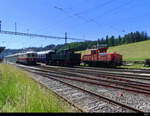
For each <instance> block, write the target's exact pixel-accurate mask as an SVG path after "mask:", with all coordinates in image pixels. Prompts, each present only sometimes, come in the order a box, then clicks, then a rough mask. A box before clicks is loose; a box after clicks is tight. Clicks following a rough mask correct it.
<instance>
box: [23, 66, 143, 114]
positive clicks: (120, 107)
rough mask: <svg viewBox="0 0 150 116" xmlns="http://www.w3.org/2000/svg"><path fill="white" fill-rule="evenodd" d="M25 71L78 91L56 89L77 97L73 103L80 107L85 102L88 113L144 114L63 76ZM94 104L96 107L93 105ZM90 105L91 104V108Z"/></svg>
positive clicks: (35, 70)
mask: <svg viewBox="0 0 150 116" xmlns="http://www.w3.org/2000/svg"><path fill="white" fill-rule="evenodd" d="M25 70H27V71H30V72H32V73H36V74H38V75H41V76H44V77H47V78H48V79H49V78H50V79H52V80H55V81H58V82H61V83H63V84H65V85H67V86H70V87H72V88H75V89H76V90H78V92H77V91H75V93H74V92H73V91H74V89H71V88H70V89H68V88H67V90H66V89H64V87H56V89H55V90H56V91H57V92H61V93H62V94H63V95H64V92H63V91H65V93H68V94H72V95H73V96H74V95H75V96H76V95H77V96H76V97H73V98H71V99H72V101H74V102H75V103H77V102H80V103H79V104H80V105H81V101H82V103H83V102H84V104H88V105H85V106H83V104H82V107H84V109H85V110H86V111H87V112H103V111H105V112H112V111H113V110H115V112H142V111H140V110H138V109H135V108H133V107H130V106H128V105H125V104H122V103H119V102H116V101H114V100H111V99H109V98H107V97H104V96H101V95H99V94H97V93H94V92H92V91H88V90H86V89H83V88H81V87H78V86H75V85H72V84H71V83H68V82H66V80H65V79H62V77H63V76H61V75H59V78H58V77H57V78H56V75H49V74H45V72H44V73H43V72H40V71H39V70H37V69H33V70H32V69H31V68H30V69H25ZM57 76H58V75H57ZM60 78H61V79H60ZM59 85H60V84H59ZM51 87H52V88H55V87H54V86H51ZM69 90H71V91H69ZM72 90H73V91H72ZM79 90H80V92H79ZM81 91H82V92H81ZM83 94H84V95H83ZM72 95H71V96H72ZM82 95H83V96H82ZM66 96H69V95H66ZM91 99H94V101H93V100H91ZM84 100H85V101H84ZM87 101H90V102H87ZM93 103H94V104H95V105H92V104H93ZM90 104H91V106H90ZM80 105H79V106H80ZM102 107H107V109H105V110H104V109H102ZM116 109H117V110H116Z"/></svg>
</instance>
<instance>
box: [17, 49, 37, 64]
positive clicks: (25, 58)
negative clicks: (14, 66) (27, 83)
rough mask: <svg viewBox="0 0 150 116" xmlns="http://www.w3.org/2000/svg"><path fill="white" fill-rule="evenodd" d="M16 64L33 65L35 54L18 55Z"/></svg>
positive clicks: (35, 60) (35, 61)
mask: <svg viewBox="0 0 150 116" xmlns="http://www.w3.org/2000/svg"><path fill="white" fill-rule="evenodd" d="M16 63H20V64H26V65H35V64H36V63H37V53H36V52H32V51H31V52H26V53H19V54H18V56H17V61H16Z"/></svg>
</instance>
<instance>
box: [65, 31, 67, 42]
mask: <svg viewBox="0 0 150 116" xmlns="http://www.w3.org/2000/svg"><path fill="white" fill-rule="evenodd" d="M65 44H67V32H65Z"/></svg>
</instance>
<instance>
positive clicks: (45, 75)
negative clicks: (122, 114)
mask: <svg viewBox="0 0 150 116" xmlns="http://www.w3.org/2000/svg"><path fill="white" fill-rule="evenodd" d="M28 70H29V68H28ZM29 71H31V69H30V70H29ZM43 71H44V70H43ZM43 71H42V72H43ZM36 73H37V74H39V75H43V76H44V77H48V78H49V77H51V78H52V77H53V79H55V80H56V79H57V81H60V80H61V81H62V79H63V82H66V81H67V80H69V79H68V78H64V76H62V75H58V74H57V75H56V72H53V73H54V74H53V75H52V71H50V72H49V73H48V72H47V73H48V74H45V73H46V71H44V73H41V72H40V69H38V70H37V71H36ZM54 77H55V78H54ZM70 81H72V79H70ZM74 81H75V80H74ZM80 81H81V80H80ZM80 81H79V82H80ZM79 82H78V83H79ZM67 83H68V82H67ZM80 83H81V82H80ZM83 83H84V84H85V82H84V81H83V82H82V84H83ZM70 85H72V84H70ZM75 85H77V84H75ZM75 85H74V86H75ZM90 86H91V85H90ZM81 88H82V87H81ZM81 88H80V89H81ZM78 89H79V88H78ZM86 90H87V89H86ZM94 93H95V92H94ZM96 94H97V93H96ZM97 95H99V94H97ZM103 97H104V96H103ZM107 98H108V97H107ZM109 99H110V98H109ZM110 100H111V99H110ZM113 101H115V100H113ZM118 103H120V102H118ZM123 105H124V106H126V105H127V104H123ZM127 106H128V105H127ZM129 107H131V106H129ZM131 108H134V107H131ZM135 109H136V108H134V111H135ZM136 110H137V111H138V112H139V111H140V112H142V110H140V109H136ZM131 111H132V110H131Z"/></svg>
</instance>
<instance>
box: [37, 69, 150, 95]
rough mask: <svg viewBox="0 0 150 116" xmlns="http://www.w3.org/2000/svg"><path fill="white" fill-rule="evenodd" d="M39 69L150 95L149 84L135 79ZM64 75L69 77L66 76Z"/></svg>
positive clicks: (51, 73)
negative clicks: (99, 76)
mask: <svg viewBox="0 0 150 116" xmlns="http://www.w3.org/2000/svg"><path fill="white" fill-rule="evenodd" d="M39 71H43V72H46V73H50V74H49V75H51V76H55V77H56V76H57V75H58V74H59V75H63V77H61V78H65V79H70V80H74V81H79V82H81V81H82V82H86V83H90V84H96V85H101V86H105V87H111V88H116V89H121V90H127V91H131V92H136V93H142V94H145V95H150V90H149V89H150V85H149V84H147V83H143V82H136V81H130V80H125V79H118V78H115V80H110V79H114V77H111V78H110V77H107V76H105V79H103V78H104V76H102V77H101V78H98V77H97V76H95V77H93V76H89V75H85V74H81V73H75V72H69V71H63V70H58V69H57V70H56V69H51V70H46V69H43V70H41V69H40V70H39ZM53 73H54V74H53ZM85 73H86V72H85ZM56 74H57V75H56ZM66 75H67V76H69V77H67V76H66ZM116 85H117V86H116Z"/></svg>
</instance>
